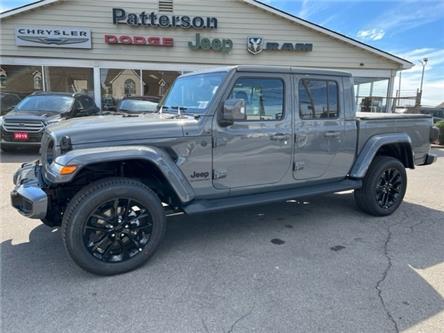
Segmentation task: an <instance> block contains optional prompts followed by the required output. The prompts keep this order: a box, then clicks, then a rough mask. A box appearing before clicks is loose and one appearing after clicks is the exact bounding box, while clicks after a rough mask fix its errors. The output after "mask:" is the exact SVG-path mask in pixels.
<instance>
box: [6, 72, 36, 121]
mask: <svg viewBox="0 0 444 333" xmlns="http://www.w3.org/2000/svg"><path fill="white" fill-rule="evenodd" d="M43 88H44V87H43V72H42V67H40V66H15V65H14V66H13V65H0V111H1V114H4V113H6V112H8V110H10V109H11V108H12V107H13V106H15V105H16V104H17V103H18V102H20V100H21V99H22V98H24V97H25V96H27V95H29V94H32V93H33V92H35V91H42V90H43Z"/></svg>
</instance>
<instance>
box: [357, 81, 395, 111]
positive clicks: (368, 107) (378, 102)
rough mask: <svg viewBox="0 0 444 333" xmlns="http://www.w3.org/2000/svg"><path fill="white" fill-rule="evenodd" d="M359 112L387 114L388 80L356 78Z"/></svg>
mask: <svg viewBox="0 0 444 333" xmlns="http://www.w3.org/2000/svg"><path fill="white" fill-rule="evenodd" d="M354 80H355V94H356V96H355V97H356V105H357V110H358V111H361V112H387V95H388V87H389V79H388V78H368V77H355V78H354Z"/></svg>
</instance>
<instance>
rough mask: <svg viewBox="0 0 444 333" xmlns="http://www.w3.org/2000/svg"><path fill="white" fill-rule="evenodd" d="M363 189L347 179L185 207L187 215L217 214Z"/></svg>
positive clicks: (354, 181)
mask: <svg viewBox="0 0 444 333" xmlns="http://www.w3.org/2000/svg"><path fill="white" fill-rule="evenodd" d="M361 187H362V181H361V180H352V179H346V180H342V181H339V182H335V183H327V184H321V185H312V186H302V187H299V188H295V189H289V190H288V189H287V190H281V191H275V192H267V193H259V194H249V195H242V196H237V197H228V198H223V199H210V200H195V201H193V202H191V203H190V204H189V205H187V206H185V207H183V210H184V211H185V213H186V214H189V215H192V214H201V213H209V212H216V211H220V210H224V209H231V208H238V207H245V206H254V205H260V204H267V203H272V202H280V201H285V200H289V199H297V198H307V197H312V196H316V195H319V194H326V193H335V192H341V191H348V190H354V189H358V188H361Z"/></svg>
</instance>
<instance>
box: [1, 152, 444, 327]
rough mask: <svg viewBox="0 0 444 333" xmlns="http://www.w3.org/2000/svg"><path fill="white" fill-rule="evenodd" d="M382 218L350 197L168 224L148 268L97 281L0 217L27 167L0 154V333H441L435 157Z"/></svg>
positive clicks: (174, 219) (439, 166)
mask: <svg viewBox="0 0 444 333" xmlns="http://www.w3.org/2000/svg"><path fill="white" fill-rule="evenodd" d="M435 152H437V153H438V154H439V156H440V159H439V160H438V162H437V163H436V164H435V165H432V166H430V167H421V168H418V169H417V170H414V171H409V172H408V176H409V188H408V192H407V196H406V200H405V203H404V204H403V205H402V206H401V208H400V209H399V210H398V211H397V212H396V213H395V214H394V215H393V216H391V217H388V218H374V217H369V216H366V215H364V214H363V213H361V212H360V211H358V210H357V208H356V207H355V205H354V202H353V196H352V194H351V193H342V194H335V195H327V196H323V197H318V198H314V199H307V200H305V201H304V200H302V201H296V200H293V201H291V200H290V201H289V202H285V203H281V204H274V205H267V206H258V207H252V208H248V209H241V210H231V211H226V212H223V213H218V214H210V215H202V216H198V217H186V216H171V217H169V220H168V222H169V225H168V232H167V236H166V239H165V241H164V242H163V244H162V246H161V248H160V250H159V251H158V253H157V254H156V255H155V256H154V257H153V258H152V259H151V261H150V262H148V264H147V265H145V266H144V267H142V268H141V269H138V270H137V271H134V272H131V273H129V274H125V275H121V276H115V277H107V278H103V277H97V276H93V275H90V274H88V273H85V272H83V271H81V270H80V269H79V268H78V267H77V266H75V265H74V264H73V263H72V262H71V261H70V259H69V258H68V257H67V255H66V253H65V250H64V248H63V245H62V241H61V238H60V234H59V232H58V230H57V229H54V230H51V229H50V228H48V227H46V226H44V225H42V224H40V223H39V222H37V221H33V220H28V219H26V218H23V217H21V216H20V215H19V214H18V213H17V212H15V211H14V210H13V209H12V208H11V207H10V205H9V197H8V193H9V191H10V189H11V188H12V184H11V178H12V174H13V172H14V171H15V169H16V168H17V167H18V166H19V164H20V162H24V161H30V160H33V159H36V156H35V155H22V154H15V155H7V154H3V155H2V156H1V166H0V168H1V176H0V177H1V178H0V180H1V204H0V207H1V208H0V213H1V290H2V293H1V315H2V317H1V320H2V331H3V332H76V333H77V332H123V331H125V332H126V331H128V332H129V331H132V332H397V331H399V332H433V333H435V332H443V330H444V149H435Z"/></svg>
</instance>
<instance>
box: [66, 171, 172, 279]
mask: <svg viewBox="0 0 444 333" xmlns="http://www.w3.org/2000/svg"><path fill="white" fill-rule="evenodd" d="M165 230H166V216H165V212H164V208H163V206H162V203H161V201H160V199H159V197H158V196H157V195H156V193H155V192H153V191H152V190H151V189H150V188H149V187H147V186H146V185H144V184H143V183H141V182H139V181H137V180H134V179H129V178H107V179H102V180H98V181H96V182H94V183H92V184H90V185H88V186H86V187H84V188H83V189H82V190H80V191H79V192H78V193H77V194H76V195H75V196H74V197H73V198H72V199H71V200H70V202H69V204H68V207H67V208H66V210H65V213H64V214H63V222H62V230H61V233H62V237H63V242H64V245H65V248H66V250H67V251H68V254H69V255H70V257H71V258H72V259H73V261H74V262H75V263H76V264H77V265H79V266H80V267H81V268H83V269H85V270H86V271H88V272H90V273H94V274H98V275H115V274H121V273H125V272H128V271H131V270H133V269H136V268H137V267H140V266H141V265H143V264H144V263H145V262H146V261H147V260H148V259H149V258H150V257H151V256H152V255H153V254H154V253H155V252H156V250H157V249H158V247H159V245H160V243H161V241H162V239H163V236H164V234H165Z"/></svg>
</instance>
